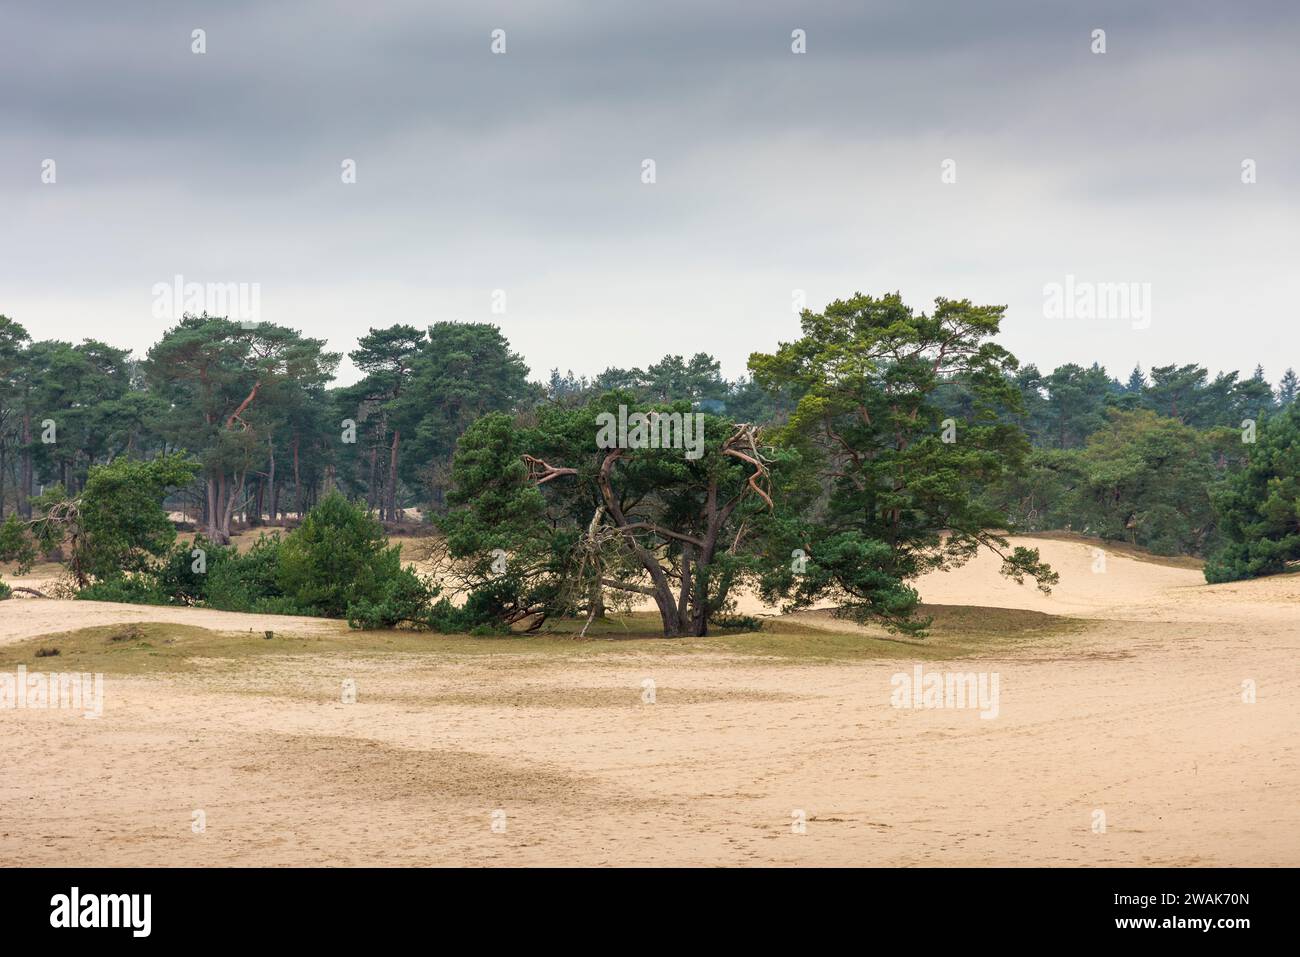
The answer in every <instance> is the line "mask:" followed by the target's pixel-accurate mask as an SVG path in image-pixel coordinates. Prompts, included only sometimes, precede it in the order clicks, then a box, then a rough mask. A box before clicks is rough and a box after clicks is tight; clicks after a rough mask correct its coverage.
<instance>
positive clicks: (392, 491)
mask: <svg viewBox="0 0 1300 957" xmlns="http://www.w3.org/2000/svg"><path fill="white" fill-rule="evenodd" d="M401 444H402V430H401V429H394V430H393V447H392V450H391V452H390V453H389V457H388V491H387V492H386V493H385V495H384V507H385V508H386V509H387V511H388V520H389V521H390V522H399V521H401V519H400V518H398V516H397V450H398V447H399V446H400V445H401Z"/></svg>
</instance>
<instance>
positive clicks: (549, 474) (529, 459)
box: [524, 455, 578, 485]
mask: <svg viewBox="0 0 1300 957" xmlns="http://www.w3.org/2000/svg"><path fill="white" fill-rule="evenodd" d="M524 462H525V463H527V465H528V478H529V480H530V481H531V482H533V483H534V484H536V485H545V484H546V483H547V482H549V481H550V480H551V479H555V478H559V477H560V476H562V475H577V474H578V470H577V469H571V468H562V467H558V466H555V465H551V464H550V463H549V462H546V461H543V460H542V459H539V458H534V457H533V456H531V455H525V456H524Z"/></svg>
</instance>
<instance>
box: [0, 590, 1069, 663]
mask: <svg viewBox="0 0 1300 957" xmlns="http://www.w3.org/2000/svg"><path fill="white" fill-rule="evenodd" d="M922 613H923V614H926V615H930V616H932V617H933V618H934V624H933V626H932V629H931V635H930V637H929V638H925V639H919V640H918V639H910V638H900V637H897V636H891V635H889V634H887V633H886V632H884V630H883V629H879V628H874V627H866V628H864V627H862V626H858V625H855V624H853V623H851V622H841V621H837V620H835V619H831V618H830V617H829V616H828V615H827V614H826V613H824V612H823V613H816V612H814V613H804V615H803V616H802V617H801V616H792V617H785V618H776V619H768V620H766V621H765V622H764V623H763V627H762V628H761V629H760V630H758V631H726V630H723V631H719V632H717V633H715V634H712V635H709V636H708V637H705V638H675V639H668V640H666V639H664V638H662V637H659V636H658V631H659V619H658V616H657V615H654V614H653V613H638V614H634V615H628V616H624V617H620V618H617V619H613V618H611V619H608V620H605V621H599V622H594V623H593V624H592V626H591V628H590V629H588V632H587V638H586V639H585V640H578V639H577V634H578V632H579V631H581V629H582V624H583V623H582V621H560V622H555V623H554V625H553V626H552V627H551V628H550V630H548V631H546V632H544V633H540V634H519V635H510V636H502V637H494V638H475V637H469V636H466V635H435V634H429V633H425V632H414V631H342V630H340V631H339V632H337V633H333V634H331V633H324V634H313V635H301V634H293V633H281V632H274V633H273V634H272V635H271V636H270V637H268V636H267V635H266V633H265V632H264V631H247V632H242V631H241V632H230V631H217V630H213V629H209V628H200V627H196V626H193V625H176V624H166V623H162V622H133V623H129V624H116V625H99V626H95V627H91V628H81V629H77V630H75V631H66V632H60V633H58V634H52V635H41V636H39V637H36V638H32V639H29V640H27V641H22V642H17V643H14V644H11V645H5V646H0V669H6V670H11V669H14V668H16V667H17V666H18V665H20V664H22V665H27V666H29V667H31V666H34V665H35V664H36V661H37V659H38V658H41V657H43V656H44V655H48V654H50V652H51V649H52V646H54V647H56V648H57V652H56V653H57V654H58V655H59V657H60V661H59V666H60V670H68V671H88V672H105V673H114V674H151V673H166V672H185V671H198V670H200V669H210V668H211V667H213V665H214V663H215V664H217V666H220V665H221V664H222V663H225V664H228V665H229V666H231V667H237V666H238V665H239V664H240V663H241V662H243V661H247V660H249V659H256V658H264V657H267V656H286V655H288V656H293V655H342V656H355V657H376V656H385V655H392V654H397V655H402V654H415V655H428V656H434V657H439V658H443V657H470V656H483V655H488V656H492V655H497V656H503V657H510V658H520V657H523V658H536V659H537V660H538V661H542V660H546V659H563V658H570V659H586V658H591V657H593V656H600V655H605V654H610V653H617V652H624V653H627V652H633V653H638V654H647V655H692V654H708V655H725V656H730V657H736V658H740V659H775V660H781V661H789V660H800V661H853V660H871V659H893V658H906V659H912V660H916V659H923V660H929V659H946V658H959V657H966V656H970V655H979V654H988V653H1000V652H1005V651H1009V650H1011V649H1013V648H1015V647H1017V646H1021V645H1026V644H1033V643H1042V642H1044V641H1047V640H1051V639H1056V638H1059V637H1064V636H1068V635H1071V634H1075V633H1078V632H1080V631H1082V630H1083V629H1084V628H1086V627H1087V623H1086V622H1084V621H1080V620H1078V619H1072V618H1062V617H1058V616H1055V615H1046V614H1042V613H1041V612H1034V611H1024V610H1020V609H1012V608H979V607H969V606H961V605H927V606H922Z"/></svg>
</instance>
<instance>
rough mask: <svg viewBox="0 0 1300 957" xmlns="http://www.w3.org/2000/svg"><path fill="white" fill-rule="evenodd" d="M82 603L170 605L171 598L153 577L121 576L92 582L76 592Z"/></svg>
mask: <svg viewBox="0 0 1300 957" xmlns="http://www.w3.org/2000/svg"><path fill="white" fill-rule="evenodd" d="M77 598H79V599H81V600H82V601H117V602H125V603H126V604H129V605H170V604H172V600H171V597H170V596H169V595H168V594H167V593H166V592H164V591H163V590H162V588H160V587H159V585H158V581H157V579H156V578H154V577H153V575H151V574H149V573H147V572H146V573H144V574H140V575H130V576H127V575H122V576H119V577H117V578H106V579H104V580H103V581H97V582H92V583H91V584H89V585H87V586H86V587H85V588H83V589H81V590H80V591H78V592H77Z"/></svg>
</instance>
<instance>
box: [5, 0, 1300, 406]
mask: <svg viewBox="0 0 1300 957" xmlns="http://www.w3.org/2000/svg"><path fill="white" fill-rule="evenodd" d="M1084 7H1087V8H1088V9H1086V10H1085V9H1083V8H1084ZM195 29H202V30H204V31H205V32H206V52H205V53H203V54H196V53H194V52H192V45H193V40H192V32H193V31H194V30H195ZM495 29H501V30H504V31H505V43H506V52H505V53H504V54H494V53H493V52H492V50H491V44H492V39H491V34H492V31H493V30H495ZM796 29H799V30H803V31H805V32H806V46H807V52H806V53H804V54H796V53H793V52H792V50H791V45H792V39H791V33H792V31H793V30H796ZM1096 29H1103V30H1105V44H1106V52H1105V53H1104V54H1098V53H1094V52H1093V51H1092V48H1093V46H1094V40H1093V36H1092V34H1093V31H1094V30H1096ZM1298 43H1300V4H1296V3H1294V2H1276V3H1265V2H1232V3H1228V2H1224V3H1219V4H1208V3H1187V2H1179V3H1136V2H1133V0H1123V2H1102V3H1088V4H1074V3H1052V2H1044V0H1026V2H1022V3H1010V2H998V0H994V2H979V3H972V2H966V0H947V2H943V3H937V2H936V3H925V2H900V3H897V4H882V3H869V2H844V3H835V2H824V3H795V2H790V3H777V2H765V0H748V2H736V3H710V4H704V3H699V2H692V3H680V4H679V3H674V2H667V3H665V2H655V3H629V2H596V0H592V2H587V3H576V2H565V0H547V2H540V0H537V2H532V0H530V2H524V0H514V2H511V3H499V2H498V3H493V2H473V3H470V2H465V3H456V4H431V3H428V2H385V0H367V2H365V3H359V2H348V3H343V2H336V3H330V2H319V0H317V2H278V3H277V2H264V0H263V2H243V0H223V2H221V3H216V2H209V3H195V2H178V0H169V2H168V3H165V4H160V3H156V2H150V3H145V2H138V3H137V2H123V0H117V2H113V3H103V2H66V0H65V2H58V3H35V2H32V3H16V2H10V3H6V4H5V5H4V6H3V7H2V8H0V214H2V216H0V219H2V220H3V228H2V229H0V313H4V314H6V315H8V316H10V317H11V318H13V319H16V320H17V321H19V322H21V323H22V324H24V325H25V326H26V327H27V328H28V330H29V331H30V332H31V333H32V334H33V336H34V337H36V338H61V339H68V340H73V341H77V340H80V339H82V338H84V337H90V336H93V337H97V338H102V339H105V340H107V341H109V342H111V343H113V344H115V345H119V346H129V347H131V348H133V349H135V350H136V351H137V353H138V354H143V351H144V350H145V349H147V347H148V346H149V345H150V344H151V343H152V342H154V341H156V340H157V339H158V338H159V337H160V335H161V334H162V332H163V331H164V329H165V328H167V326H168V325H170V324H171V323H170V321H169V320H167V319H163V318H156V317H155V316H154V314H153V305H154V292H153V288H154V286H155V284H157V283H160V282H171V281H172V280H173V277H174V276H176V275H178V274H179V275H182V276H183V277H184V279H185V280H186V281H188V282H201V283H208V282H212V283H230V282H239V283H258V284H260V293H261V315H260V318H262V319H265V320H270V321H273V322H278V323H282V324H286V325H290V326H293V327H296V328H300V329H302V330H303V331H305V332H307V333H309V334H311V335H315V336H319V337H323V338H326V339H328V340H329V342H330V344H331V346H332V347H333V348H334V349H336V350H338V351H342V352H346V351H347V350H348V349H350V348H352V347H353V344H354V342H355V338H356V336H357V335H358V334H360V333H363V332H364V331H365V329H366V328H367V327H369V326H383V325H389V324H392V323H395V322H406V323H411V324H415V325H426V324H428V323H432V322H435V321H438V320H447V319H455V320H466V321H491V322H496V323H498V324H499V325H500V326H501V327H502V329H503V330H504V332H505V334H506V336H507V337H508V338H509V339H510V341H511V342H512V344H513V345H514V347H515V348H516V349H517V350H518V351H519V352H521V353H522V354H523V355H524V357H525V358H526V359H527V361H528V363H529V365H530V367H531V369H532V373H533V376H534V377H536V378H541V377H544V376H545V375H546V374H547V371H548V370H549V369H550V368H552V367H556V366H558V367H559V368H560V369H561V370H565V369H573V370H574V371H575V372H578V373H586V374H593V373H596V372H598V371H600V370H601V369H604V368H605V367H607V366H611V365H617V366H634V365H639V366H645V365H647V364H649V363H651V362H654V361H657V360H658V359H659V358H660V357H662V356H663V355H664V354H666V353H681V354H686V355H689V354H692V353H694V352H698V351H703V352H709V353H712V354H713V355H715V356H717V357H718V358H719V359H720V360H721V361H722V365H723V371H724V373H725V374H727V375H728V376H735V375H737V374H739V373H741V372H743V371H744V367H745V360H746V358H747V356H748V354H749V353H750V352H752V351H756V350H759V351H768V350H770V349H772V348H773V347H774V346H775V345H776V344H777V343H778V342H779V341H782V340H789V339H792V338H795V337H796V336H797V333H798V321H797V317H796V316H795V315H794V313H793V312H792V308H791V303H792V295H793V291H794V290H804V291H805V293H806V296H807V301H808V304H809V305H810V306H813V307H815V308H817V307H820V306H821V305H823V304H824V303H825V302H827V301H829V300H831V299H835V298H838V297H842V296H847V295H849V294H851V293H853V292H854V291H855V290H860V291H863V292H870V293H883V292H886V291H892V290H899V291H901V292H902V293H903V294H904V296H905V298H906V299H907V300H908V301H909V302H910V303H911V304H912V305H914V306H915V307H917V308H928V307H929V305H930V303H931V301H932V300H933V298H934V297H935V296H948V297H950V298H970V299H973V300H975V301H976V302H980V303H998V304H1005V305H1007V306H1008V313H1007V320H1006V322H1005V324H1004V327H1003V335H1002V337H1001V341H1002V342H1003V343H1004V344H1005V345H1006V346H1007V347H1008V348H1010V349H1011V350H1012V352H1014V353H1015V354H1016V355H1017V356H1019V357H1020V359H1021V360H1022V362H1034V363H1037V364H1038V365H1039V366H1040V367H1042V368H1051V367H1054V366H1055V365H1058V364H1060V363H1062V362H1067V361H1076V362H1081V363H1086V362H1091V361H1093V360H1096V361H1100V362H1102V363H1103V364H1104V365H1106V366H1107V367H1108V369H1110V371H1111V372H1112V373H1113V374H1116V375H1118V376H1119V377H1120V378H1124V377H1125V376H1126V375H1127V373H1128V370H1129V369H1130V368H1132V366H1133V364H1134V363H1135V362H1140V363H1141V364H1142V365H1143V367H1144V368H1146V367H1149V366H1150V365H1151V364H1153V363H1154V364H1163V363H1167V362H1199V363H1202V364H1205V365H1207V366H1209V367H1211V368H1212V369H1221V368H1226V369H1236V368H1242V369H1245V370H1250V369H1253V367H1254V365H1255V363H1256V362H1262V363H1263V364H1264V366H1265V369H1266V371H1267V373H1268V376H1269V378H1270V380H1272V381H1276V379H1277V377H1278V375H1279V374H1280V373H1281V371H1282V370H1283V369H1284V368H1285V367H1286V366H1287V365H1295V366H1297V367H1300V322H1298V321H1297V320H1298V319H1300V316H1298V315H1297V308H1296V303H1297V301H1298V300H1300V278H1298V277H1300V270H1298V269H1297V254H1298V253H1300V135H1298V134H1297V128H1298V126H1300V120H1298V119H1297V117H1298V116H1300V109H1298V108H1297V103H1296V97H1297V90H1300V56H1298V55H1297V53H1296V48H1297V45H1298ZM47 159H53V160H54V161H55V163H56V166H55V182H54V183H43V182H42V169H43V167H42V164H43V161H45V160H47ZM347 159H351V160H354V161H355V163H356V171H357V176H356V182H355V183H349V184H345V183H344V182H342V178H343V177H342V174H341V166H342V163H343V162H344V160H347ZM645 159H653V160H654V162H655V174H656V182H654V183H653V184H646V183H644V182H642V179H643V175H642V169H643V160H645ZM1247 159H1250V160H1253V161H1254V162H1255V170H1256V178H1257V181H1256V182H1254V183H1251V184H1247V183H1243V182H1242V176H1243V172H1242V164H1243V161H1245V160H1247ZM945 160H952V161H954V164H955V166H953V167H950V169H955V174H956V181H955V182H944V181H943V176H942V174H943V172H944V165H943V164H944V161H945ZM1067 275H1073V276H1074V277H1075V281H1076V282H1077V283H1088V282H1095V283H1102V282H1109V283H1139V284H1143V283H1149V284H1150V286H1149V288H1150V294H1151V302H1150V316H1149V322H1146V323H1144V322H1143V321H1142V319H1141V317H1138V318H1137V319H1136V320H1133V319H1131V318H1130V317H1121V318H1091V319H1089V318H1079V317H1075V318H1049V317H1048V316H1047V315H1045V308H1044V299H1045V297H1044V286H1045V285H1046V284H1049V283H1053V282H1057V283H1064V282H1065V279H1066V276H1067ZM498 289H499V290H503V291H504V292H505V313H504V314H494V313H493V311H492V309H493V290H498ZM498 301H499V300H498ZM1144 326H1145V327H1144ZM354 375H355V373H354V371H353V370H352V369H351V368H350V366H348V365H347V364H346V363H345V365H344V367H343V368H342V370H341V378H342V379H343V380H345V381H349V380H351V379H352V378H353V377H354Z"/></svg>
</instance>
